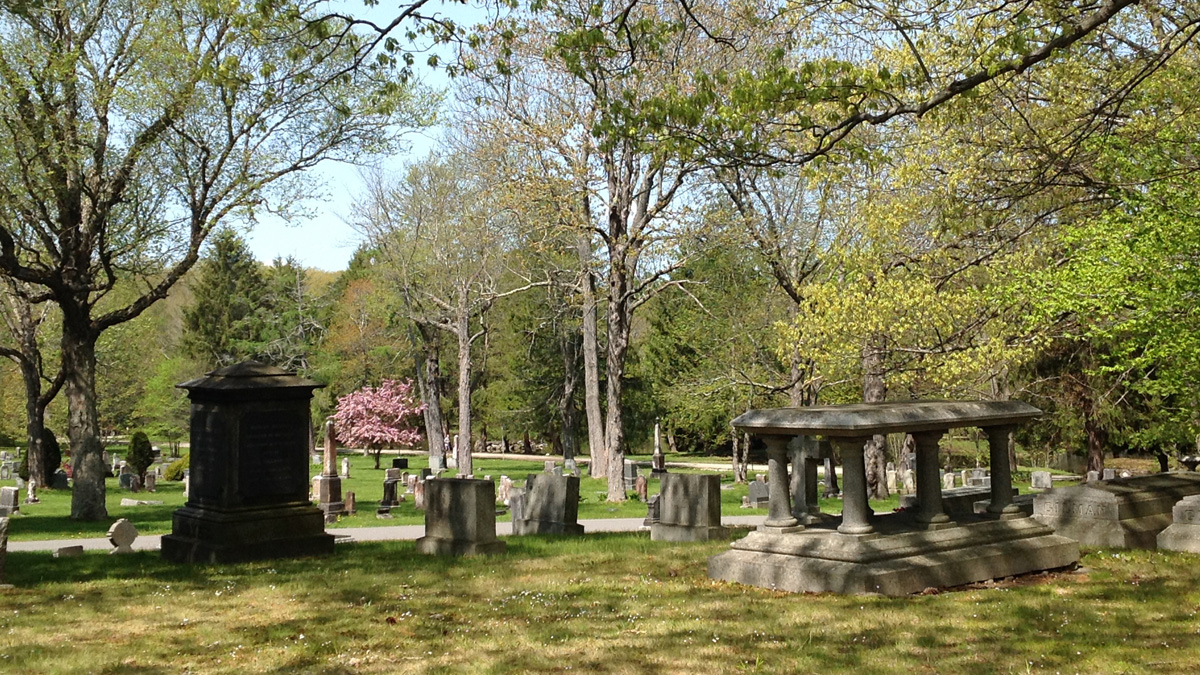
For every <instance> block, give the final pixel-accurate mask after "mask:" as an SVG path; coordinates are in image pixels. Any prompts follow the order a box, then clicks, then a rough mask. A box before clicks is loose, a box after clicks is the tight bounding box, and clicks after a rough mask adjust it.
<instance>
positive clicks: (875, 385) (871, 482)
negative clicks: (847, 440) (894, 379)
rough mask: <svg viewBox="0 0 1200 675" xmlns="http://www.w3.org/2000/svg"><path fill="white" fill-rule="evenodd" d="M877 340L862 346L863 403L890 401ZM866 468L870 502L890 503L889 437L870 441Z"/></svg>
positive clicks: (872, 339)
mask: <svg viewBox="0 0 1200 675" xmlns="http://www.w3.org/2000/svg"><path fill="white" fill-rule="evenodd" d="M878 343H879V340H878V338H875V337H872V338H871V339H870V340H868V341H867V343H866V344H865V345H863V351H862V364H863V402H864V403H882V402H883V401H885V400H886V399H887V385H886V384H885V383H884V381H883V351H882V349H881V348H880V347H879V346H878ZM864 454H865V463H866V468H867V495H868V496H869V497H870V498H871V499H887V498H888V489H887V480H886V475H887V473H886V472H887V436H884V435H882V434H876V435H874V436H872V437H871V440H870V441H869V442H868V443H867V445H866V449H865V450H864Z"/></svg>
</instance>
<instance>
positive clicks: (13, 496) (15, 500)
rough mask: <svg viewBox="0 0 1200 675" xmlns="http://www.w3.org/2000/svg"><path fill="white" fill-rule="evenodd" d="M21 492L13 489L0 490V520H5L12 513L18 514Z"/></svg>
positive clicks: (4, 488) (3, 488)
mask: <svg viewBox="0 0 1200 675" xmlns="http://www.w3.org/2000/svg"><path fill="white" fill-rule="evenodd" d="M20 495H21V491H20V490H18V489H17V488H15V487H11V486H10V487H2V488H0V518H7V517H8V516H11V515H12V514H14V513H20V511H21V505H20Z"/></svg>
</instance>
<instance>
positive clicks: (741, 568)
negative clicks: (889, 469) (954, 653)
mask: <svg viewBox="0 0 1200 675" xmlns="http://www.w3.org/2000/svg"><path fill="white" fill-rule="evenodd" d="M872 524H873V525H874V526H875V528H876V532H875V533H874V534H873V536H869V537H859V536H848V535H843V534H840V533H838V532H837V531H836V526H831V525H821V526H817V527H810V528H809V529H806V530H804V531H803V532H797V533H793V534H769V533H765V532H752V533H750V535H749V536H747V537H746V538H744V539H741V540H738V541H735V542H733V544H731V547H732V550H730V551H727V552H725V553H721V554H718V555H715V556H713V557H711V558H709V559H708V576H709V577H710V578H712V579H718V580H722V581H735V582H738V583H742V584H747V585H750V586H758V587H761V588H770V589H773V590H781V591H790V592H793V593H810V592H811V593H821V592H832V593H843V594H859V593H881V594H883V595H890V596H901V595H909V594H912V593H919V592H921V591H923V590H925V589H926V588H930V587H934V588H942V587H947V586H960V585H963V584H969V583H974V582H977V581H986V580H988V579H997V578H1002V577H1007V576H1013V575H1017V574H1025V573H1027V572H1035V571H1039V570H1047V569H1055V568H1058V567H1065V566H1067V565H1072V564H1074V563H1076V562H1078V561H1079V545H1078V544H1077V543H1076V542H1075V541H1073V540H1071V539H1068V538H1066V537H1061V536H1058V535H1055V534H1054V533H1053V531H1052V530H1051V529H1050V528H1048V527H1046V526H1045V525H1042V524H1041V523H1038V522H1037V521H1035V520H1033V519H1032V518H1020V519H1015V520H987V519H982V518H963V519H961V520H960V522H959V524H958V526H957V527H951V528H947V529H939V530H915V529H914V527H915V526H914V524H913V522H912V519H911V517H910V516H909V515H907V514H902V513H900V514H888V515H882V516H877V517H876V518H875V519H874V521H873V523H872Z"/></svg>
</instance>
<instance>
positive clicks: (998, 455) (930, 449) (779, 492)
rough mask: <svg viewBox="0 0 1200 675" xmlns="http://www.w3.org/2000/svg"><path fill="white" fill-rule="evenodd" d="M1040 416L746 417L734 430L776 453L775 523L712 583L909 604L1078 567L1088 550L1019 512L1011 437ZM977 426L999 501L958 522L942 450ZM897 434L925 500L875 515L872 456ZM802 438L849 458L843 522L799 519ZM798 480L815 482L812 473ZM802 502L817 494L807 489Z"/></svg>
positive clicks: (906, 409) (790, 412)
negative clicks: (944, 592) (902, 436)
mask: <svg viewBox="0 0 1200 675" xmlns="http://www.w3.org/2000/svg"><path fill="white" fill-rule="evenodd" d="M1040 414H1041V411H1039V410H1038V409H1037V408H1034V407H1032V406H1029V405H1026V404H1024V403H1021V402H1019V401H995V402H983V401H976V402H972V401H965V402H953V401H913V402H904V403H869V404H855V405H841V406H814V407H807V408H777V409H769V410H751V411H749V412H746V413H745V414H743V415H741V416H739V417H738V418H737V419H735V420H733V426H734V427H735V428H737V429H739V430H741V431H745V432H748V433H750V434H754V435H758V436H760V437H761V438H762V439H763V441H764V442H765V443H766V445H767V457H768V460H769V464H768V467H769V471H770V475H769V482H770V486H771V489H770V506H769V512H770V514H769V515H768V517H767V520H766V522H765V523H764V524H763V525H762V526H760V527H759V528H758V531H756V532H752V533H750V535H749V536H747V537H746V538H744V539H741V540H738V541H735V542H733V543H732V544H731V550H730V551H727V552H725V553H721V554H719V555H716V556H713V557H712V558H709V561H708V575H709V576H710V577H712V578H714V579H722V580H725V581H736V582H740V583H744V584H750V585H753V586H760V587H763V588H772V589H777V590H784V591H792V592H809V591H813V592H821V591H833V592H835V593H882V594H885V595H907V594H909V593H916V592H920V591H922V590H924V589H926V588H929V587H944V586H956V585H961V584H967V583H972V582H976V581H983V580H987V579H994V578H998V577H1005V576H1010V575H1014V574H1022V573H1025V572H1032V571H1036V570H1043V569H1052V568H1056V567H1063V566H1066V565H1070V564H1073V563H1075V562H1077V561H1078V560H1079V545H1078V544H1077V543H1076V542H1075V541H1073V540H1071V539H1068V538H1066V537H1062V536H1058V535H1056V534H1054V532H1053V531H1052V530H1051V529H1050V528H1048V527H1046V526H1045V525H1043V524H1041V523H1039V522H1038V521H1036V520H1034V519H1032V518H1028V517H1025V514H1024V513H1022V511H1021V509H1020V508H1019V507H1018V506H1017V505H1015V504H1013V491H1012V477H1011V472H1010V471H1009V466H1008V443H1007V440H1008V434H1009V433H1011V431H1012V429H1013V428H1014V426H1015V425H1016V424H1019V423H1021V422H1025V421H1028V420H1030V419H1033V418H1035V417H1037V416H1039V415H1040ZM967 426H977V427H982V428H983V429H984V431H986V432H987V435H988V441H989V450H990V453H991V458H992V461H991V466H992V481H991V486H990V496H991V499H990V502H989V503H988V504H987V506H986V507H985V509H984V513H981V514H975V513H971V512H963V513H954V518H953V519H952V518H951V517H950V514H948V513H946V509H945V507H944V505H943V502H942V492H941V490H942V476H941V470H940V468H939V464H938V441H939V439H940V438H941V437H942V436H943V435H944V434H945V433H946V431H947V430H949V429H952V428H957V427H967ZM888 433H911V434H913V436H914V440H915V441H916V457H915V463H916V471H915V479H916V495H917V500H916V505H915V508H912V509H905V510H904V511H901V512H898V513H891V514H879V515H877V514H874V513H872V511H871V508H870V505H869V503H868V501H867V482H866V467H865V463H864V455H863V451H864V446H865V445H866V444H867V442H869V441H870V440H871V437H872V436H873V435H875V434H888ZM796 436H823V437H826V438H828V439H829V440H831V441H832V442H833V443H834V445H836V446H837V447H838V449H839V450H840V451H841V455H842V461H843V474H842V492H843V500H844V501H843V509H842V515H841V517H840V518H829V519H817V518H809V517H807V516H808V515H809V514H804V515H805V516H806V517H804V518H800V517H797V514H799V513H803V512H801V511H800V510H793V508H792V505H791V503H790V498H791V491H790V490H788V489H787V487H788V466H787V465H788V459H789V457H788V452H787V448H788V445H789V443H790V442H791V441H792V439H793V438H794V437H796ZM795 458H796V456H795V455H793V461H794V460H795ZM793 470H795V471H805V473H807V470H806V467H802V466H798V467H794V468H793ZM805 478H807V476H806V477H805ZM801 482H803V483H807V482H808V481H807V480H802V481H801ZM803 492H804V493H805V494H807V492H808V489H807V485H805V487H804V490H803ZM804 521H809V522H804Z"/></svg>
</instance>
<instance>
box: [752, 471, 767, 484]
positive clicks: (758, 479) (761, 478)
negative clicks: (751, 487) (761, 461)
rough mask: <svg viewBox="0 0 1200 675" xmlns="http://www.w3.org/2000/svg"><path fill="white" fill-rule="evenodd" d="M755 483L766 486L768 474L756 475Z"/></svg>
mask: <svg viewBox="0 0 1200 675" xmlns="http://www.w3.org/2000/svg"><path fill="white" fill-rule="evenodd" d="M754 482H756V483H763V484H766V482H767V476H766V474H761V473H756V474H754Z"/></svg>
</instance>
